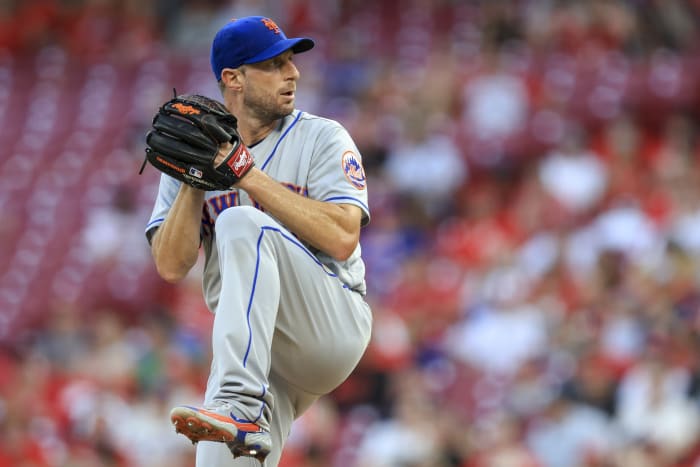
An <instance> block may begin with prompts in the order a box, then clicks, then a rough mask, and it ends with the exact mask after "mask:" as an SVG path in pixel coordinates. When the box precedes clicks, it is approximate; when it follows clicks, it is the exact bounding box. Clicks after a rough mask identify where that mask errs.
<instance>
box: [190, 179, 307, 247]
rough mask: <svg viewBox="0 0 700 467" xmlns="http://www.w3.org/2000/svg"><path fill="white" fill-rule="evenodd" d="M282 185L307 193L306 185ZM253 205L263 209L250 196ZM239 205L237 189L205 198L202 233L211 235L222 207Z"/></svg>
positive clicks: (303, 193)
mask: <svg viewBox="0 0 700 467" xmlns="http://www.w3.org/2000/svg"><path fill="white" fill-rule="evenodd" d="M282 186H284V187H286V188H288V189H290V190H291V191H293V192H295V193H297V194H300V195H302V196H308V195H309V189H308V188H307V187H301V186H298V185H295V184H294V183H282ZM251 202H252V203H253V206H254V207H255V208H257V209H259V210H261V211H263V212H265V209H264V208H263V207H262V206H261V205H260V204H259V203H258V202H257V201H255V200H254V199H252V198H251ZM239 205H240V197H239V196H238V192H237V191H229V192H226V193H222V194H220V195H218V196H212V197H210V198H207V199H206V200H205V202H204V205H203V206H202V233H203V234H204V235H206V236H211V234H212V232H213V230H214V224H215V223H216V218H217V217H219V214H221V212H222V211H223V210H224V209H228V208H230V207H233V206H239Z"/></svg>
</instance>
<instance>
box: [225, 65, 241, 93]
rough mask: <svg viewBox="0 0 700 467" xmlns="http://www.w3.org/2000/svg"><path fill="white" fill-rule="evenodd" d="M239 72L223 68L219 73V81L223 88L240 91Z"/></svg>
mask: <svg viewBox="0 0 700 467" xmlns="http://www.w3.org/2000/svg"><path fill="white" fill-rule="evenodd" d="M241 75H242V74H241V72H240V71H239V70H237V69H235V68H224V69H223V70H222V71H221V81H222V82H223V83H224V87H226V88H228V89H233V90H234V91H238V90H240V89H241V84H242V83H241Z"/></svg>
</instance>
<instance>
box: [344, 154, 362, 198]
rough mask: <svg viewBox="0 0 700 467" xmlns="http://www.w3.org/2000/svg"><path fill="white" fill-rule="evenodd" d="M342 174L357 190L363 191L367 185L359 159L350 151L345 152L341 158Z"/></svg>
mask: <svg viewBox="0 0 700 467" xmlns="http://www.w3.org/2000/svg"><path fill="white" fill-rule="evenodd" d="M341 163H342V165H343V173H344V174H345V178H347V179H348V181H349V182H350V184H351V185H352V186H354V187H355V188H357V189H358V190H364V189H365V186H366V185H367V177H366V176H365V169H364V167H362V163H361V162H360V158H359V157H357V155H356V154H355V153H354V152H352V151H345V153H343V158H342V162H341Z"/></svg>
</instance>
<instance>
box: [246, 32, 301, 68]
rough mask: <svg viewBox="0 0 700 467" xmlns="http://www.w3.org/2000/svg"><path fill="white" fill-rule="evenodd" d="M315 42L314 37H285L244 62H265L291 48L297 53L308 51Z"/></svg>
mask: <svg viewBox="0 0 700 467" xmlns="http://www.w3.org/2000/svg"><path fill="white" fill-rule="evenodd" d="M314 45H315V43H314V41H313V40H312V39H309V38H307V37H295V38H292V39H283V40H281V41H279V42H275V43H274V44H273V45H272V46H270V47H268V48H267V49H265V50H263V51H262V52H260V53H259V54H257V55H255V56H254V57H251V58H249V59H248V60H246V61H245V62H244V64H251V63H259V62H264V61H265V60H268V59H270V58H272V57H276V56H277V55H279V54H281V53H282V52H286V51H287V50H289V49H291V50H292V52H294V53H295V54H299V53H302V52H306V51H307V50H311V49H313V47H314Z"/></svg>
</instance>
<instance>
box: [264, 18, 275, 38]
mask: <svg viewBox="0 0 700 467" xmlns="http://www.w3.org/2000/svg"><path fill="white" fill-rule="evenodd" d="M261 21H262V22H263V24H264V25H265V26H267V29H269V30H270V31H272V32H274V33H275V34H279V33H280V27H279V26H277V23H275V22H274V21H272V20H271V19H270V18H263V19H262V20H261Z"/></svg>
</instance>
